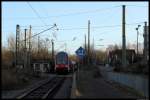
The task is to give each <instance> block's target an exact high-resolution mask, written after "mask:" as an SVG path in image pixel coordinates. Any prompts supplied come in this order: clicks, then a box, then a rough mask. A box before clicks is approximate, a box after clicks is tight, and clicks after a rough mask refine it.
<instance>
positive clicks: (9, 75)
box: [2, 70, 19, 90]
mask: <svg viewBox="0 0 150 100" xmlns="http://www.w3.org/2000/svg"><path fill="white" fill-rule="evenodd" d="M18 83H19V81H18V79H17V76H16V75H15V74H14V73H13V72H12V71H10V70H2V89H4V90H8V89H13V88H14V86H17V85H18Z"/></svg>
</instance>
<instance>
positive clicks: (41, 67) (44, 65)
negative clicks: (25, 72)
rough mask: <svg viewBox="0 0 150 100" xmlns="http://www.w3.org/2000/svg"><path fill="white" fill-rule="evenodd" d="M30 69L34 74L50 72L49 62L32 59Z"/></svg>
mask: <svg viewBox="0 0 150 100" xmlns="http://www.w3.org/2000/svg"><path fill="white" fill-rule="evenodd" d="M31 65H32V69H33V70H34V71H35V72H36V71H39V72H50V68H51V64H50V60H42V59H34V60H32V63H31Z"/></svg>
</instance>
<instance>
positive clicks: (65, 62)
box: [54, 51, 70, 72]
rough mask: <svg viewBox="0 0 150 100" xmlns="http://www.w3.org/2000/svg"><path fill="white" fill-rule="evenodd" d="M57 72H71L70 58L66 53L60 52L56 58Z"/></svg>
mask: <svg viewBox="0 0 150 100" xmlns="http://www.w3.org/2000/svg"><path fill="white" fill-rule="evenodd" d="M54 70H55V72H64V71H65V72H66V71H67V72H69V71H70V63H69V57H68V54H67V53H66V52H63V51H62V52H58V53H57V55H56V56H55V68H54Z"/></svg>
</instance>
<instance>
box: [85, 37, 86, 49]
mask: <svg viewBox="0 0 150 100" xmlns="http://www.w3.org/2000/svg"><path fill="white" fill-rule="evenodd" d="M85 50H86V34H85Z"/></svg>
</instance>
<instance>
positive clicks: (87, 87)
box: [76, 66, 137, 98]
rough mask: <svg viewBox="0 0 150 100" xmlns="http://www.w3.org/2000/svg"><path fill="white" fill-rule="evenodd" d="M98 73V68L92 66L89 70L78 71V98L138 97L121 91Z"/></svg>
mask: <svg viewBox="0 0 150 100" xmlns="http://www.w3.org/2000/svg"><path fill="white" fill-rule="evenodd" d="M92 67H93V66H92ZM96 73H97V69H92V68H91V69H89V70H85V69H83V70H80V71H79V73H77V89H76V96H77V98H137V97H136V96H134V95H131V94H127V93H126V92H123V91H120V90H119V89H117V88H116V87H114V86H113V84H109V83H108V82H106V81H105V80H104V79H103V77H101V75H100V74H97V75H96Z"/></svg>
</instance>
